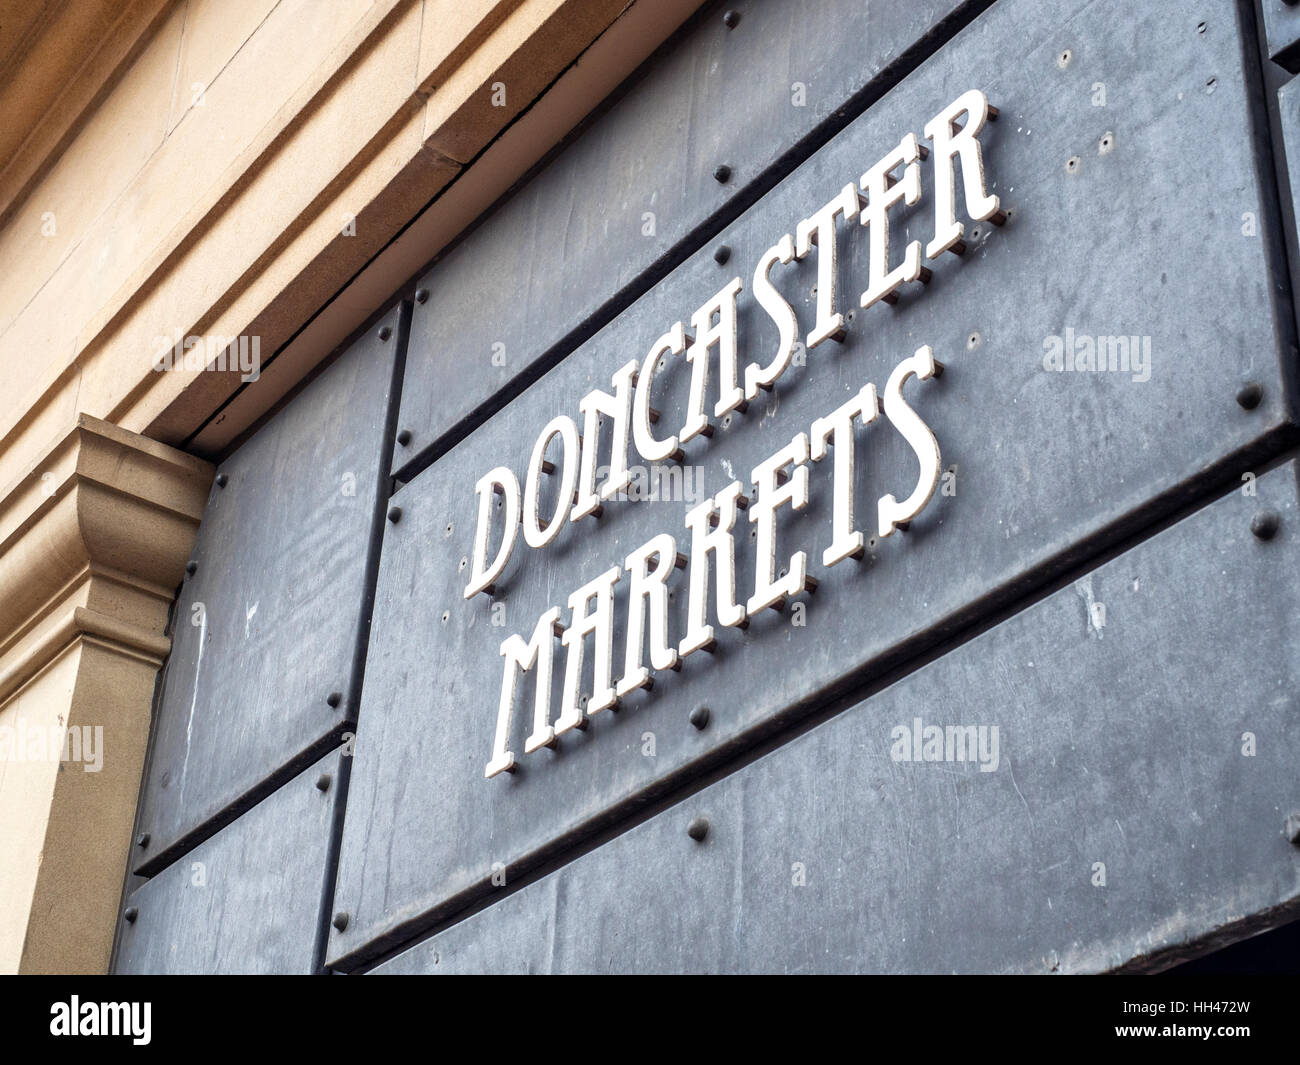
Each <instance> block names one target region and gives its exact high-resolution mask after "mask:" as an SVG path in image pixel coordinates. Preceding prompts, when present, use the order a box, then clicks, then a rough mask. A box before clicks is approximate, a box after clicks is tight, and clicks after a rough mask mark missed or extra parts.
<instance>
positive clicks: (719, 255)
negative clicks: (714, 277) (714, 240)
mask: <svg viewBox="0 0 1300 1065" xmlns="http://www.w3.org/2000/svg"><path fill="white" fill-rule="evenodd" d="M730 258H731V248H729V247H728V246H727V245H726V244H719V245H718V247H717V249H716V250H715V251H714V253H713V261H714V262H715V263H717V264H718V265H719V266H726V264H727V260H728V259H730Z"/></svg>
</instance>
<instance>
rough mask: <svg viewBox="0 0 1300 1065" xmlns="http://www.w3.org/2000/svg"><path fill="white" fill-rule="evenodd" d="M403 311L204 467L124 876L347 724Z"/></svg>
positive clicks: (150, 863)
mask: <svg viewBox="0 0 1300 1065" xmlns="http://www.w3.org/2000/svg"><path fill="white" fill-rule="evenodd" d="M403 313H404V312H402V311H401V310H400V309H399V308H395V309H394V310H393V311H392V312H390V313H389V314H388V315H387V316H386V317H385V318H384V319H383V321H382V322H381V323H380V325H377V326H376V327H375V328H373V329H371V330H369V331H368V332H367V334H366V335H365V336H363V337H361V338H360V339H358V340H357V341H356V342H355V344H354V345H353V346H352V347H351V348H350V349H349V350H348V351H346V352H345V353H344V354H343V355H342V356H341V357H340V358H339V359H338V360H337V361H336V362H334V363H333V364H332V365H331V366H329V367H328V368H327V369H326V370H325V371H324V372H323V373H322V374H321V375H320V376H319V377H318V378H317V379H315V380H314V381H313V382H312V383H311V384H309V385H308V386H307V387H306V388H305V389H304V390H303V391H302V392H301V393H300V394H299V395H297V396H295V397H294V398H293V399H292V400H291V401H290V402H289V404H288V405H287V406H286V407H285V408H284V410H282V411H281V412H279V413H278V414H277V415H276V416H275V417H274V418H273V419H271V420H270V421H269V422H268V423H267V424H266V425H265V426H264V427H263V428H262V429H261V430H259V431H258V432H257V434H256V435H254V436H253V437H252V438H250V439H249V440H248V442H247V443H245V444H244V445H243V446H242V447H240V449H239V450H238V451H237V452H236V453H235V454H234V455H232V456H231V458H230V459H229V460H228V461H227V462H225V463H224V464H223V465H222V467H221V469H220V470H219V471H218V477H217V480H216V482H214V484H213V488H212V494H211V496H210V497H209V501H208V506H207V510H206V511H205V513H204V517H203V524H202V526H201V527H200V530H199V535H198V542H197V543H196V545H195V548H194V560H195V563H196V564H197V569H196V570H195V572H194V573H193V574H192V575H190V576H189V577H188V578H187V579H186V581H185V584H184V586H183V588H182V589H181V593H180V598H179V601H178V604H177V610H176V622H175V625H174V628H175V631H174V633H173V636H172V653H171V657H170V658H169V660H168V664H167V671H166V677H165V681H164V686H163V690H162V697H161V700H160V703H159V707H158V710H157V718H156V720H155V723H154V732H153V737H152V740H151V753H150V761H149V767H148V770H147V774H146V783H145V787H144V791H143V795H142V798H141V809H140V814H139V816H138V822H137V823H138V831H139V832H140V833H144V834H147V835H148V836H149V842H148V846H147V847H143V848H142V847H139V846H137V847H136V848H135V850H134V852H133V855H132V857H133V860H134V863H135V867H136V868H137V869H139V870H143V871H145V872H148V873H152V872H155V871H156V870H157V869H159V868H161V866H162V865H163V864H165V862H166V861H167V860H169V859H170V857H171V856H172V855H173V854H175V853H177V852H178V851H179V850H180V849H181V848H183V847H184V846H185V845H186V844H187V842H189V841H192V839H193V838H194V837H195V836H196V834H198V833H201V832H203V831H206V830H209V829H210V827H211V822H212V821H213V819H214V818H218V817H222V818H229V817H230V816H233V814H234V813H235V812H237V810H238V808H239V806H240V804H241V803H245V802H247V801H250V798H255V797H256V794H257V791H258V789H259V788H266V787H269V786H273V783H274V781H275V779H276V777H277V776H279V778H280V779H283V776H284V775H287V773H289V772H292V771H294V770H295V769H296V768H301V764H302V763H303V762H304V761H306V760H311V759H314V758H315V757H317V756H319V754H320V752H321V750H323V749H324V746H325V745H328V744H329V742H330V739H329V737H331V736H335V737H337V735H338V733H339V732H340V730H341V729H342V727H343V725H344V723H345V722H346V721H351V720H355V716H356V715H355V702H356V699H355V695H356V693H355V692H354V691H352V688H353V686H354V683H355V681H356V677H357V676H358V674H357V666H358V663H359V653H360V652H361V651H363V650H364V642H363V641H364V638H365V632H366V626H367V624H368V621H369V619H368V617H366V616H365V614H364V610H365V605H366V602H367V598H366V574H367V567H368V566H372V565H373V564H374V563H373V557H372V556H373V554H374V549H373V548H372V547H371V544H372V541H373V540H374V537H375V524H376V521H377V520H378V516H379V513H380V511H381V508H382V506H383V497H382V494H383V493H386V491H387V464H388V450H389V448H390V447H391V445H392V440H391V427H390V426H389V422H390V421H391V417H390V405H391V402H392V399H393V396H392V391H393V388H394V387H395V384H396V382H395V372H396V359H397V354H398V350H399V347H400V336H399V327H400V326H401V324H402V323H401V317H402V314H403ZM381 329H382V330H386V331H387V337H388V338H387V339H386V340H385V339H381V336H380V330H381ZM386 434H387V435H386ZM223 482H224V487H223ZM332 693H338V695H339V696H340V699H339V700H338V703H339V705H337V706H331V705H329V702H328V700H329V698H330V696H331V694H332ZM205 826H206V827H205Z"/></svg>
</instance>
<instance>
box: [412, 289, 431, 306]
mask: <svg viewBox="0 0 1300 1065" xmlns="http://www.w3.org/2000/svg"><path fill="white" fill-rule="evenodd" d="M428 298H429V290H428V289H427V288H417V289H416V290H415V302H416V303H423V302H424V301H425V300H427V299H428Z"/></svg>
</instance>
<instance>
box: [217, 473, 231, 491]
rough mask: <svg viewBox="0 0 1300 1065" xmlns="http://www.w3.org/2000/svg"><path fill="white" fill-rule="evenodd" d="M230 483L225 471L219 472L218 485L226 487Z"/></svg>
mask: <svg viewBox="0 0 1300 1065" xmlns="http://www.w3.org/2000/svg"><path fill="white" fill-rule="evenodd" d="M229 483H230V478H229V477H227V476H226V475H225V474H224V473H219V474H217V487H218V488H225V487H226V485H228V484H229Z"/></svg>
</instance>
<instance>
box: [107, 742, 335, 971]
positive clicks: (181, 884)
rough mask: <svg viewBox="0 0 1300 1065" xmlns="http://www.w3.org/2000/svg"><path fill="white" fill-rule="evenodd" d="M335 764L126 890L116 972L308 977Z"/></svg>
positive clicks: (298, 780)
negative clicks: (291, 974)
mask: <svg viewBox="0 0 1300 1065" xmlns="http://www.w3.org/2000/svg"><path fill="white" fill-rule="evenodd" d="M341 770H342V758H341V755H339V754H338V753H337V752H334V753H331V754H329V755H327V756H326V757H324V758H322V759H321V760H320V761H319V762H317V763H316V764H314V765H312V766H310V767H309V768H308V769H306V770H304V771H303V772H301V773H299V774H298V775H297V776H295V777H294V778H293V779H291V780H289V781H288V782H287V783H285V784H284V785H282V786H281V787H280V788H279V789H278V790H276V791H274V792H272V793H271V794H270V795H269V796H267V797H266V798H265V799H263V800H262V802H260V803H258V805H256V806H254V807H253V808H252V809H251V810H248V811H247V812H246V813H245V814H244V815H243V816H242V817H240V818H239V819H238V820H236V821H234V822H233V823H232V824H229V825H227V826H226V827H225V828H223V829H222V830H221V831H220V832H218V833H217V834H216V835H215V836H213V837H212V838H211V839H208V840H205V841H204V842H203V843H201V844H199V845H198V846H197V847H195V848H194V849H193V850H192V851H190V852H189V853H188V854H186V855H185V857H184V858H182V859H181V860H180V861H177V862H174V863H172V864H171V865H170V866H168V867H167V868H166V869H164V870H163V871H162V872H161V873H159V874H158V875H157V876H155V877H154V878H153V879H152V880H150V881H149V882H148V883H146V884H144V885H143V886H142V887H140V888H139V889H137V890H136V891H135V892H133V893H132V894H131V895H130V896H129V898H128V899H127V902H126V906H127V909H126V911H125V912H126V914H127V918H128V919H126V920H124V922H123V924H122V926H121V931H120V932H119V936H118V946H117V960H116V965H115V966H114V971H115V972H119V973H302V974H306V973H310V972H313V971H315V970H316V969H317V968H318V966H319V962H318V961H317V960H316V957H315V953H314V952H315V949H316V946H317V938H318V928H319V927H321V925H322V922H321V920H320V916H321V914H320V909H321V901H322V897H323V894H322V893H323V891H324V889H325V879H326V870H327V856H328V853H329V839H330V830H331V827H332V824H333V821H334V813H335V804H336V803H337V801H338V799H339V793H340V788H339V775H340V772H341Z"/></svg>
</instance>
